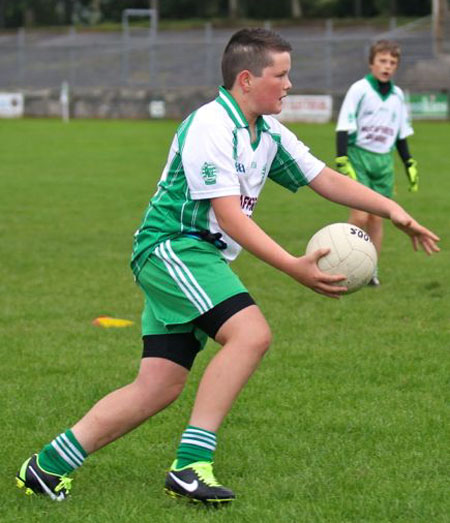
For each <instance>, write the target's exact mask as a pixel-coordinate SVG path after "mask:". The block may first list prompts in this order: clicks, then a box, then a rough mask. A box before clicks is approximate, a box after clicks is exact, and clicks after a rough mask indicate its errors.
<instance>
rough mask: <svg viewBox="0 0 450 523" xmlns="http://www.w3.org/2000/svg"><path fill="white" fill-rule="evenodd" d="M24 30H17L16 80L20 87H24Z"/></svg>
mask: <svg viewBox="0 0 450 523" xmlns="http://www.w3.org/2000/svg"><path fill="white" fill-rule="evenodd" d="M25 62H26V56H25V28H24V27H19V29H18V30H17V80H18V84H19V86H20V87H23V86H24V80H25Z"/></svg>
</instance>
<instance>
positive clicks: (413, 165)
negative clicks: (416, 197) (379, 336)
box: [405, 158, 419, 192]
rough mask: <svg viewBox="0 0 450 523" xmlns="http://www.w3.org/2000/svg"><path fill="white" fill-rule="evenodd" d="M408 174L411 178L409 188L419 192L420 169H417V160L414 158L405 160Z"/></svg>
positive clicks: (409, 178)
mask: <svg viewBox="0 0 450 523" xmlns="http://www.w3.org/2000/svg"><path fill="white" fill-rule="evenodd" d="M405 169H406V176H407V177H408V180H409V190H410V191H411V192H417V191H418V190H419V171H418V169H417V162H416V160H414V159H413V158H410V159H409V160H406V162H405Z"/></svg>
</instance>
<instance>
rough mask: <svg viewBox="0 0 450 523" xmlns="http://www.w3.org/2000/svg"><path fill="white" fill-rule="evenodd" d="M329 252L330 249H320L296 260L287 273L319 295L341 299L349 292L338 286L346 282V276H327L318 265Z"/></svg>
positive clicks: (345, 288)
mask: <svg viewBox="0 0 450 523" xmlns="http://www.w3.org/2000/svg"><path fill="white" fill-rule="evenodd" d="M329 252H330V249H319V250H317V251H314V252H312V253H311V254H306V255H305V256H300V257H298V258H294V259H293V261H292V262H291V264H290V267H289V268H287V270H285V272H286V273H287V274H289V276H291V277H292V278H294V280H296V281H298V282H300V283H302V284H303V285H305V286H306V287H309V288H310V289H312V290H313V291H315V292H317V293H319V294H323V295H324V296H328V297H329V298H340V297H341V295H342V294H343V293H344V292H345V291H346V290H347V287H342V286H338V285H337V284H338V283H339V282H340V281H342V280H345V276H344V275H343V274H333V275H332V274H327V273H326V272H322V271H321V270H320V269H319V266H318V265H317V263H318V261H319V259H320V258H322V256H326V255H327V254H328V253H329Z"/></svg>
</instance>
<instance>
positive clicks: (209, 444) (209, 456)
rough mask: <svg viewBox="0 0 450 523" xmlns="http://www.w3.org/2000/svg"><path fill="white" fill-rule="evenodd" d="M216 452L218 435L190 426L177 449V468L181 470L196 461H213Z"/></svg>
mask: <svg viewBox="0 0 450 523" xmlns="http://www.w3.org/2000/svg"><path fill="white" fill-rule="evenodd" d="M215 450H216V434H215V433H214V432H210V431H209V430H205V429H201V428H200V427H193V426H191V425H189V426H188V427H187V429H186V430H185V431H184V432H183V435H182V436H181V441H180V444H179V446H178V449H177V464H176V468H177V469H180V468H183V467H186V466H188V465H190V464H191V463H195V462H196V461H209V462H212V461H213V455H214V451H215Z"/></svg>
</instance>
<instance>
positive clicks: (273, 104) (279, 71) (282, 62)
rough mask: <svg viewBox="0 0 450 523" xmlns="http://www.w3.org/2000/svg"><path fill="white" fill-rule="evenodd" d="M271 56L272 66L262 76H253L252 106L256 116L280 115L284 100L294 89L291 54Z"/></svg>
mask: <svg viewBox="0 0 450 523" xmlns="http://www.w3.org/2000/svg"><path fill="white" fill-rule="evenodd" d="M271 55H272V65H269V66H267V67H265V68H264V69H263V70H262V74H261V76H254V75H251V105H252V109H253V112H254V113H255V114H278V113H279V112H280V111H281V109H282V99H283V98H284V97H285V96H286V95H287V93H288V91H289V89H290V88H291V87H292V84H291V82H290V80H289V71H290V69H291V55H290V53H288V52H282V53H276V52H272V53H271Z"/></svg>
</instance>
